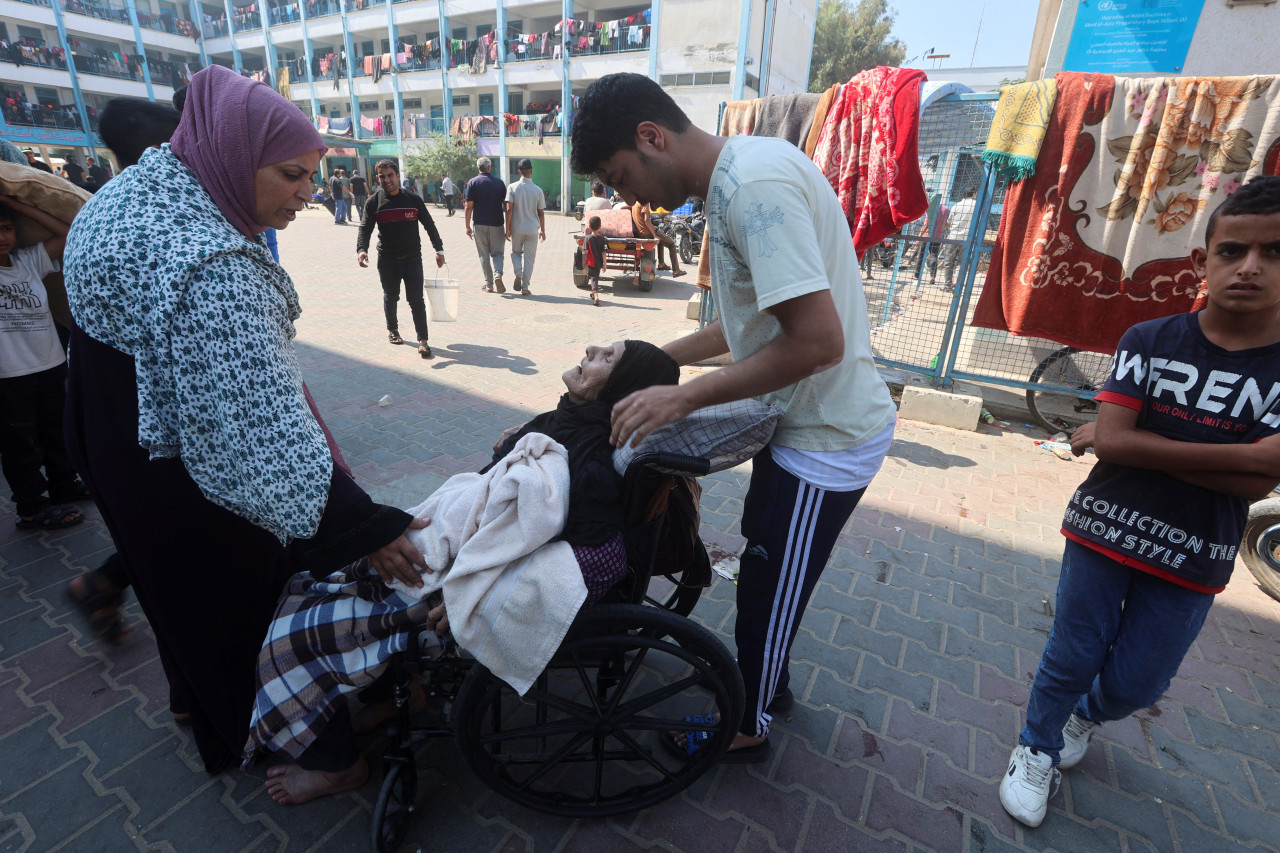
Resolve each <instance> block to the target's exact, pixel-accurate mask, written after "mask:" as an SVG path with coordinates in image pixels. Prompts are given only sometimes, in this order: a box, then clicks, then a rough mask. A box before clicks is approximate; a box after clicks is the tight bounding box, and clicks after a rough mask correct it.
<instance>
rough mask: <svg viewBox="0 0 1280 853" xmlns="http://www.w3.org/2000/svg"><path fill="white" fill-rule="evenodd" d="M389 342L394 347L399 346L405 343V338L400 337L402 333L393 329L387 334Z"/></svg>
mask: <svg viewBox="0 0 1280 853" xmlns="http://www.w3.org/2000/svg"><path fill="white" fill-rule="evenodd" d="M387 342H388V343H390V344H391V345H392V346H398V345H400V344H402V343H404V338H402V337H400V333H399V332H397V331H396V330H395V329H391V330H390V331H388V332H387Z"/></svg>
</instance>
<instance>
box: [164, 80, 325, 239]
mask: <svg viewBox="0 0 1280 853" xmlns="http://www.w3.org/2000/svg"><path fill="white" fill-rule="evenodd" d="M169 149H170V150H171V151H172V152H173V153H174V154H175V155H177V157H178V159H179V160H181V161H182V162H183V163H184V164H186V166H187V168H189V169H191V171H193V172H195V173H196V178H197V179H198V180H199V181H200V186H202V187H204V188H205V190H206V191H207V192H208V193H209V195H211V196H212V197H213V200H214V203H216V204H217V205H218V209H219V210H221V211H222V215H223V216H225V217H227V220H228V221H229V222H230V223H231V224H232V225H234V226H235V227H236V230H237V231H239V232H240V233H241V234H243V235H245V236H246V237H252V236H253V235H255V234H257V233H259V232H260V231H263V230H265V229H266V227H267V226H265V225H259V224H258V222H257V221H256V219H255V216H254V211H255V210H256V209H257V198H256V195H255V193H254V189H253V178H254V174H255V173H256V172H257V171H258V169H259V168H261V167H262V166H269V165H271V164H272V163H279V162H280V161H281V160H287V159H288V158H290V157H295V156H297V155H299V154H303V153H305V152H307V151H319V152H320V155H321V156H324V152H325V151H327V150H328V149H327V147H326V146H325V144H324V142H323V141H322V140H321V139H320V134H319V133H317V132H316V129H315V128H314V127H312V126H311V122H310V121H309V120H308V119H307V117H306V116H305V115H303V114H302V110H300V109H298V107H297V106H296V105H294V104H292V103H290V102H289V101H288V100H286V99H285V98H284V96H282V95H280V94H279V93H277V92H276V91H275V90H274V89H272V88H271V87H270V86H267V85H265V84H263V83H258V82H256V81H254V80H250V79H249V78H248V77H241V76H240V75H239V74H236V73H235V72H234V71H231V70H230V69H228V68H223V67H222V66H220V65H211V66H209V67H208V68H205V69H203V70H201V71H198V72H196V73H195V74H194V75H192V77H191V83H190V85H188V86H187V101H186V103H185V104H184V105H183V108H182V122H181V123H180V124H179V125H178V129H177V130H176V131H174V134H173V139H171V140H170V141H169Z"/></svg>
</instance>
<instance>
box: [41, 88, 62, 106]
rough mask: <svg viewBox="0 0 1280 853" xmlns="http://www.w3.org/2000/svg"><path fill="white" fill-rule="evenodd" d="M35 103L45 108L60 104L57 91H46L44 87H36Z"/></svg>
mask: <svg viewBox="0 0 1280 853" xmlns="http://www.w3.org/2000/svg"><path fill="white" fill-rule="evenodd" d="M35 90H36V103H37V104H44V105H45V106H46V107H56V106H58V105H59V104H61V103H62V100H61V99H60V98H59V97H58V90H57V89H46V88H45V87H44V86H36V87H35Z"/></svg>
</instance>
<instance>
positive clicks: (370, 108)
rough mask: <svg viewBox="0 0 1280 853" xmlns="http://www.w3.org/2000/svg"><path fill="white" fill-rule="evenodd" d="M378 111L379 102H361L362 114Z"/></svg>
mask: <svg viewBox="0 0 1280 853" xmlns="http://www.w3.org/2000/svg"><path fill="white" fill-rule="evenodd" d="M377 111H378V102H377V101H361V102H360V112H362V113H375V112H377Z"/></svg>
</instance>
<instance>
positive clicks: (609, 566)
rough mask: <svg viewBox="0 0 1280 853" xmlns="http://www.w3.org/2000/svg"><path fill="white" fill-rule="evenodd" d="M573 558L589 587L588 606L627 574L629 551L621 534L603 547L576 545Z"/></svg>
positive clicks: (586, 602)
mask: <svg viewBox="0 0 1280 853" xmlns="http://www.w3.org/2000/svg"><path fill="white" fill-rule="evenodd" d="M573 556H574V557H575V558H576V559H577V561H578V568H580V569H581V570H582V580H583V581H584V582H585V583H586V585H587V600H586V601H585V602H583V604H584V605H586V604H594V603H596V602H597V601H599V600H600V599H602V598H604V594H605V593H606V592H608V591H609V590H611V589H613V585H614V584H616V583H617V582H618V581H620V580H622V578H623V576H624V575H626V573H627V549H626V547H625V546H624V545H623V544H622V534H621V533H619V534H617V535H616V536H614V537H613V538H612V539H610V540H609V541H607V542H605V543H604V544H603V545H574V546H573Z"/></svg>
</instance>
